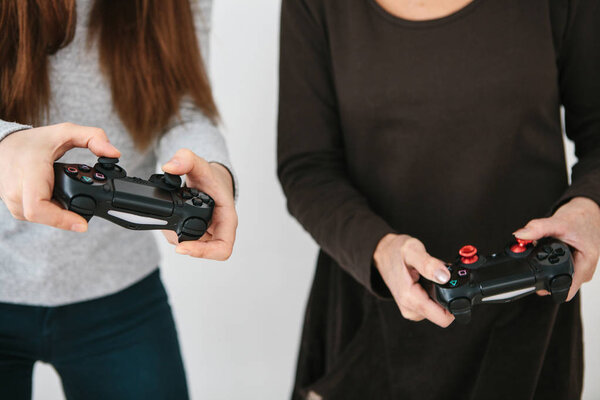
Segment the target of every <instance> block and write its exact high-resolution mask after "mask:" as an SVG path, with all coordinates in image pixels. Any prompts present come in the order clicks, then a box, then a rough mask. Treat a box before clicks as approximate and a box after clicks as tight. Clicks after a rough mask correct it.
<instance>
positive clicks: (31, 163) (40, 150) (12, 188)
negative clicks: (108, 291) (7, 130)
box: [0, 123, 121, 232]
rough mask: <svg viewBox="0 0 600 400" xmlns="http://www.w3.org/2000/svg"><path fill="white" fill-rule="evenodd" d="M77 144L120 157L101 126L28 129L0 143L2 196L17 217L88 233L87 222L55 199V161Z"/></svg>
mask: <svg viewBox="0 0 600 400" xmlns="http://www.w3.org/2000/svg"><path fill="white" fill-rule="evenodd" d="M74 147H81V148H88V149H90V151H91V152H92V153H94V154H95V155H97V156H98V157H119V156H120V155H121V153H120V152H119V150H117V149H116V148H115V147H114V146H113V145H112V144H110V142H109V141H108V138H107V136H106V133H104V131H103V130H102V129H99V128H92V127H87V126H80V125H75V124H71V123H62V124H58V125H51V126H44V127H39V128H33V129H26V130H22V131H18V132H15V133H12V134H10V135H9V136H7V137H6V138H4V140H2V141H1V142H0V199H2V201H3V202H4V204H5V205H6V207H7V208H8V210H9V211H10V213H11V214H12V215H13V217H15V218H16V219H19V220H23V221H29V222H36V223H40V224H45V225H49V226H53V227H56V228H60V229H64V230H71V231H75V232H85V231H86V230H87V221H86V220H85V219H84V218H83V217H81V216H80V215H78V214H76V213H74V212H71V211H67V210H65V209H63V208H62V207H60V205H58V204H57V203H55V202H54V201H52V190H53V189H54V166H53V164H54V162H55V161H56V160H58V159H59V158H60V157H62V156H63V154H65V153H66V152H67V151H68V150H70V149H72V148H74Z"/></svg>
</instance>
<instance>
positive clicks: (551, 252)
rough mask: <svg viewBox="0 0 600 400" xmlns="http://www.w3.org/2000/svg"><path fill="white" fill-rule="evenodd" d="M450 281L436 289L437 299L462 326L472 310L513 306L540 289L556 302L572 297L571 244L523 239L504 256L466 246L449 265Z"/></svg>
mask: <svg viewBox="0 0 600 400" xmlns="http://www.w3.org/2000/svg"><path fill="white" fill-rule="evenodd" d="M447 267H448V270H449V271H450V275H451V277H450V280H449V281H448V282H447V283H446V284H444V285H439V284H435V285H433V292H434V293H433V297H434V299H435V300H436V301H437V302H438V303H439V304H441V305H442V306H443V307H444V308H446V309H448V311H450V312H451V313H452V314H453V315H454V316H455V317H456V320H457V321H458V322H460V323H468V322H469V321H470V320H471V307H472V306H474V305H477V304H484V303H507V302H509V301H513V300H516V299H519V298H521V297H524V296H527V295H529V294H531V293H533V292H535V291H537V290H547V291H549V292H550V293H551V295H552V299H553V300H554V301H555V302H556V303H563V302H564V301H565V300H566V299H567V294H568V293H569V288H570V287H571V281H572V276H573V257H572V256H571V251H570V249H569V246H567V245H566V244H565V243H563V242H561V241H560V240H558V239H553V238H544V239H542V240H540V241H539V242H538V243H537V245H536V246H533V244H532V242H531V241H530V240H520V239H517V242H516V243H513V244H511V245H508V246H507V247H506V248H505V249H504V251H503V252H502V253H500V254H492V255H490V256H487V257H483V256H479V255H478V254H477V249H476V248H475V247H474V246H464V247H463V248H462V249H460V251H459V257H458V259H457V260H456V261H455V262H454V263H453V264H450V265H448V266H447Z"/></svg>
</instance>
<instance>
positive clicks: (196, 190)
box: [190, 188, 200, 197]
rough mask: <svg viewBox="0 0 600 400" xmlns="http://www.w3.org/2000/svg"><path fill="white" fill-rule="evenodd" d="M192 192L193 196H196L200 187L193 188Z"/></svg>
mask: <svg viewBox="0 0 600 400" xmlns="http://www.w3.org/2000/svg"><path fill="white" fill-rule="evenodd" d="M190 193H191V194H192V196H194V197H196V196H198V193H200V192H199V191H198V189H194V188H191V189H190Z"/></svg>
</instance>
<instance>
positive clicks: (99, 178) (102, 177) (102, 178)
mask: <svg viewBox="0 0 600 400" xmlns="http://www.w3.org/2000/svg"><path fill="white" fill-rule="evenodd" d="M94 178H95V179H96V180H99V181H105V180H106V176H104V174H101V173H100V172H96V173H95V174H94Z"/></svg>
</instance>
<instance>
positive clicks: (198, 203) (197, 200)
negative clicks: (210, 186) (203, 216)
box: [192, 198, 204, 207]
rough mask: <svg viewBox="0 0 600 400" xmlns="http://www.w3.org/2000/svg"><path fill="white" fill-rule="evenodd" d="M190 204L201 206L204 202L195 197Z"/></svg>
mask: <svg viewBox="0 0 600 400" xmlns="http://www.w3.org/2000/svg"><path fill="white" fill-rule="evenodd" d="M192 204H193V205H195V206H196V207H201V206H202V204H204V203H203V202H202V199H199V198H195V199H193V200H192Z"/></svg>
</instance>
